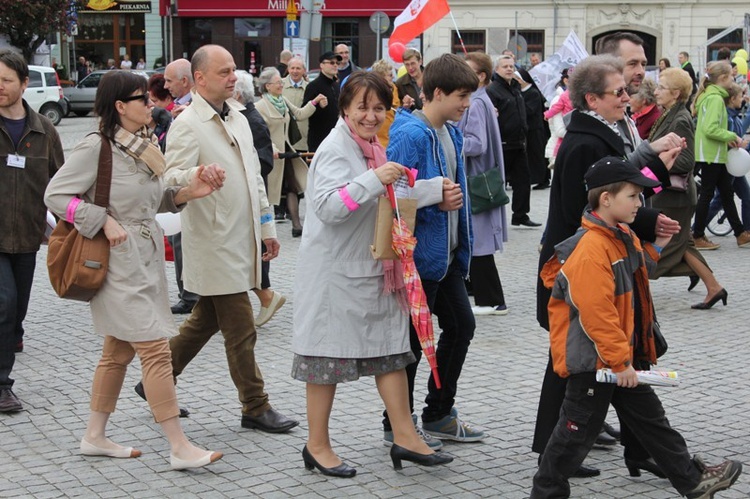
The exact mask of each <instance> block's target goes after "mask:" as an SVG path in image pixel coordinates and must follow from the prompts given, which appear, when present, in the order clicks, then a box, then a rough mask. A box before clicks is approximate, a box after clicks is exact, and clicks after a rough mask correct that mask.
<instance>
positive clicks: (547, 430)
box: [531, 354, 651, 460]
mask: <svg viewBox="0 0 750 499" xmlns="http://www.w3.org/2000/svg"><path fill="white" fill-rule="evenodd" d="M649 367H650V366H648V365H643V366H636V369H643V370H648V369H649ZM567 386H568V380H567V378H561V377H560V376H558V375H557V373H555V370H554V369H553V367H552V355H551V354H550V356H549V359H548V361H547V370H546V371H545V372H544V380H543V381H542V392H541V394H540V395H539V408H538V409H537V413H536V426H535V427H534V441H533V442H532V444H531V450H532V451H534V452H536V453H537V454H543V453H544V449H545V448H546V447H547V443H548V442H549V439H550V436H551V435H552V431H553V430H554V429H555V426H556V425H557V421H558V420H559V419H560V409H561V408H562V405H563V400H565V391H566V389H567ZM600 430H601V427H600ZM620 431H621V436H620V443H621V444H622V446H623V447H624V449H625V450H624V456H625V457H626V458H628V459H635V460H644V459H648V458H649V457H651V456H650V455H649V453H648V451H647V450H646V449H645V448H644V447H643V445H641V442H640V441H639V440H638V438H637V437H636V436H635V434H634V433H633V431H632V430H631V429H630V428H629V427H628V425H627V424H626V423H625V422H624V421H620Z"/></svg>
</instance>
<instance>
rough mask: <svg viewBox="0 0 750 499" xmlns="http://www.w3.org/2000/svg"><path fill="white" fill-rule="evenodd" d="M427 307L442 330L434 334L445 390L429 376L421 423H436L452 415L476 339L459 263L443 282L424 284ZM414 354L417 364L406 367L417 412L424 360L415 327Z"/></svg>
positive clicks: (385, 424)
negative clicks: (418, 383)
mask: <svg viewBox="0 0 750 499" xmlns="http://www.w3.org/2000/svg"><path fill="white" fill-rule="evenodd" d="M422 286H423V287H424V292H425V295H427V305H428V306H429V307H430V310H431V311H432V313H433V314H435V315H436V316H437V318H438V326H439V327H440V329H441V332H440V336H439V338H440V339H439V340H438V331H435V340H436V341H435V358H436V359H437V364H438V374H439V376H440V384H441V385H442V388H441V389H440V390H438V389H437V386H436V385H435V380H434V378H433V377H432V374H430V378H429V380H428V382H427V397H426V398H425V403H426V404H427V405H426V407H425V408H424V410H423V411H422V421H424V422H430V421H437V420H439V419H442V418H443V417H445V416H447V415H448V414H450V411H451V409H452V408H453V403H454V401H455V397H456V391H457V389H458V378H459V377H460V376H461V369H462V368H463V366H464V361H465V360H466V354H467V353H468V351H469V344H470V343H471V340H472V339H473V338H474V329H475V328H476V322H475V321H474V314H473V313H472V311H471V303H469V295H468V294H467V292H466V285H465V284H464V278H463V276H462V275H461V271H460V270H459V268H458V263H457V262H456V261H455V260H454V261H453V263H452V264H451V265H450V267H449V268H448V272H447V273H446V275H445V277H444V278H443V280H442V281H427V280H425V281H422ZM409 339H410V341H411V351H412V353H414V357H416V359H417V360H416V361H415V362H413V363H411V364H409V365H408V366H406V377H407V380H408V382H409V407H410V408H411V410H412V412H414V380H415V378H416V377H417V368H418V367H419V360H420V359H421V358H422V347H421V346H420V344H419V338H418V337H417V332H416V330H415V329H414V326H413V325H411V324H410V326H409ZM383 418H384V419H383V429H384V430H386V431H390V430H391V423H390V421H389V420H388V413H387V412H385V411H383Z"/></svg>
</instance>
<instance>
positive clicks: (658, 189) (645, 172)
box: [641, 166, 662, 194]
mask: <svg viewBox="0 0 750 499" xmlns="http://www.w3.org/2000/svg"><path fill="white" fill-rule="evenodd" d="M641 173H642V174H643V175H645V176H646V177H648V178H650V179H651V180H656V181H657V182H659V178H658V177H657V176H656V174H655V173H654V172H652V171H651V168H649V167H648V166H646V167H644V168H643V169H642V170H641ZM653 189H654V194H658V193H660V192H661V191H662V188H661V186H659V187H654V188H653Z"/></svg>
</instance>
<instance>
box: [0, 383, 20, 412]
mask: <svg viewBox="0 0 750 499" xmlns="http://www.w3.org/2000/svg"><path fill="white" fill-rule="evenodd" d="M22 409H23V405H22V404H21V401H20V400H18V397H16V394H15V393H13V390H11V389H10V388H0V412H18V411H20V410H22Z"/></svg>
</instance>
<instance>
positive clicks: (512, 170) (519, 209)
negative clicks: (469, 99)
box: [487, 55, 541, 227]
mask: <svg viewBox="0 0 750 499" xmlns="http://www.w3.org/2000/svg"><path fill="white" fill-rule="evenodd" d="M515 71H516V66H515V64H514V61H513V58H512V57H511V56H507V55H502V56H500V59H498V61H497V65H496V66H495V75H494V77H493V81H492V83H490V85H489V87H487V95H488V96H489V98H490V100H491V101H492V104H493V105H494V106H495V109H497V122H498V123H499V124H500V136H501V137H502V140H503V157H504V158H505V175H506V180H507V181H508V182H510V185H511V187H512V188H513V203H512V204H511V207H512V209H513V216H512V218H511V221H510V222H511V225H516V226H524V227H539V226H540V225H541V224H540V223H537V222H534V221H532V220H531V219H530V218H529V211H530V210H531V179H530V177H529V164H528V161H527V158H526V131H527V129H528V125H527V123H526V104H525V102H524V99H523V95H521V86H520V85H519V84H518V82H517V81H516V80H515V79H514V73H515Z"/></svg>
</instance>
